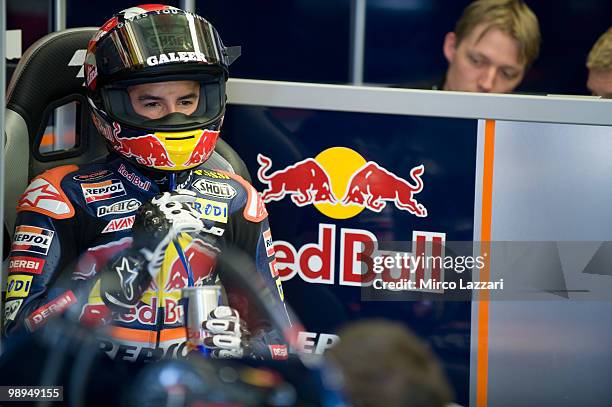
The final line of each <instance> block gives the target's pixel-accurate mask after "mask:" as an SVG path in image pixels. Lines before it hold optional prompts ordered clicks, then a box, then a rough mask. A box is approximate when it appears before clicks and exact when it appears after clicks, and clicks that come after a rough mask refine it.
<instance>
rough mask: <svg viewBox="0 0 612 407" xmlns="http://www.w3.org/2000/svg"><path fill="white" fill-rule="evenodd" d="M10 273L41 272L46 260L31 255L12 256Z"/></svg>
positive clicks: (9, 265) (10, 258)
mask: <svg viewBox="0 0 612 407" xmlns="http://www.w3.org/2000/svg"><path fill="white" fill-rule="evenodd" d="M8 262H9V263H8V272H9V273H32V274H40V273H41V272H42V269H43V266H44V265H45V260H43V259H39V258H37V257H30V256H11V257H9V260H8Z"/></svg>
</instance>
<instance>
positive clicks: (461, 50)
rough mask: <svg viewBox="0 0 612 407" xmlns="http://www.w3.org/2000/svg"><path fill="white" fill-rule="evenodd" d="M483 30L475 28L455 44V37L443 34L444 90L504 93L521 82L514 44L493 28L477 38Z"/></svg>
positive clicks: (510, 38)
mask: <svg viewBox="0 0 612 407" xmlns="http://www.w3.org/2000/svg"><path fill="white" fill-rule="evenodd" d="M485 28H486V27H485V25H478V26H476V27H475V28H474V29H473V30H472V32H471V33H470V34H469V35H468V36H467V37H466V38H464V39H463V40H462V41H461V43H459V44H457V37H456V36H455V33H452V32H451V33H448V34H446V37H445V39H444V56H445V57H446V59H447V60H448V64H449V65H448V71H447V72H446V82H445V83H444V90H455V91H464V92H496V93H506V92H511V91H512V90H513V89H514V88H516V87H517V86H518V84H519V83H520V82H521V80H522V79H523V76H524V75H525V64H522V63H519V47H518V44H517V42H516V40H515V39H514V38H512V37H510V36H509V35H508V34H506V33H504V32H503V31H501V30H499V29H497V28H491V29H490V30H489V31H487V33H486V34H484V35H483V36H482V38H479V37H480V35H481V33H482V32H483V31H484V30H485Z"/></svg>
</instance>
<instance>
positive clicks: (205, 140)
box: [183, 130, 219, 167]
mask: <svg viewBox="0 0 612 407" xmlns="http://www.w3.org/2000/svg"><path fill="white" fill-rule="evenodd" d="M218 137H219V132H218V131H213V130H204V131H202V134H201V135H200V138H199V139H198V142H197V143H196V145H195V147H194V148H193V151H192V152H191V155H190V156H189V158H188V159H187V161H185V163H184V164H183V165H184V166H186V167H190V166H195V165H200V164H202V163H203V162H204V161H206V160H208V157H210V154H211V153H212V152H213V150H214V148H215V144H216V143H217V138H218Z"/></svg>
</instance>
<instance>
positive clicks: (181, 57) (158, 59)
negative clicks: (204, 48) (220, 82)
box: [147, 52, 208, 66]
mask: <svg viewBox="0 0 612 407" xmlns="http://www.w3.org/2000/svg"><path fill="white" fill-rule="evenodd" d="M191 61H196V62H208V61H207V60H206V56H205V55H204V54H203V53H201V52H169V53H167V54H159V55H157V56H156V55H152V56H150V57H148V58H147V65H149V66H155V65H162V64H167V63H168V62H191Z"/></svg>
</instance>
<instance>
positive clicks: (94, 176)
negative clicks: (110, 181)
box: [72, 170, 112, 182]
mask: <svg viewBox="0 0 612 407" xmlns="http://www.w3.org/2000/svg"><path fill="white" fill-rule="evenodd" d="M111 174H112V173H111V172H110V171H109V170H98V171H94V172H90V173H89V174H81V175H75V176H74V177H72V179H73V180H75V181H85V182H91V181H97V180H101V179H103V178H106V177H108V176H109V175H111Z"/></svg>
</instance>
